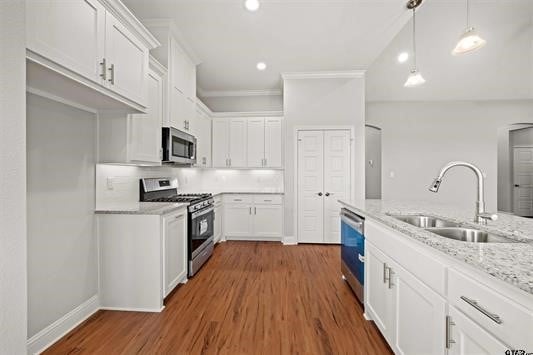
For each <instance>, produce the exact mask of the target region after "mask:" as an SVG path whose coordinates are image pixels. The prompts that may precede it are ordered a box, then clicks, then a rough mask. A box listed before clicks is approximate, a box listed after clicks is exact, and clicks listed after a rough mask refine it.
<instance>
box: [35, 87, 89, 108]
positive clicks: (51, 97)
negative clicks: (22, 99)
mask: <svg viewBox="0 0 533 355" xmlns="http://www.w3.org/2000/svg"><path fill="white" fill-rule="evenodd" d="M26 91H27V92H29V93H30V94H33V95H37V96H41V97H44V98H46V99H48V100H52V101H55V102H59V103H60V104H63V105H67V106H71V107H74V108H77V109H78V110H82V111H85V112H89V113H92V114H95V115H96V114H98V111H97V110H95V109H93V108H91V107H88V106H85V105H82V104H79V103H77V102H74V101H70V100H67V99H65V98H62V97H61V96H57V95H54V94H51V93H49V92H46V91H44V90H40V89H35V88H32V87H31V86H27V85H26Z"/></svg>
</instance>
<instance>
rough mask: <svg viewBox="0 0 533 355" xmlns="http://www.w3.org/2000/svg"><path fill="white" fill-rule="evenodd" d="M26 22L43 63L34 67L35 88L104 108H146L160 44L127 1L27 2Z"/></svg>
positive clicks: (32, 52)
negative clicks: (153, 53) (153, 55)
mask: <svg viewBox="0 0 533 355" xmlns="http://www.w3.org/2000/svg"><path fill="white" fill-rule="evenodd" d="M26 24H27V25H26V26H27V34H26V42H27V48H28V52H27V57H28V59H29V60H30V62H31V63H37V64H39V65H41V66H42V67H39V70H41V72H39V70H37V69H35V68H34V67H33V66H29V69H28V81H29V84H28V85H29V87H30V88H34V89H37V90H41V91H47V92H49V93H51V94H54V95H55V96H59V97H63V98H65V99H67V100H69V101H73V102H77V103H80V104H82V105H85V106H88V107H91V108H95V109H98V110H100V109H102V110H103V109H125V108H128V109H131V108H133V109H134V111H137V112H139V111H141V112H143V111H145V110H146V107H147V87H146V85H147V84H146V83H147V80H148V61H149V50H150V49H152V48H155V47H157V46H158V45H159V43H158V42H157V40H156V39H155V37H153V36H152V34H151V33H149V32H148V31H147V30H146V29H145V28H144V27H143V26H142V24H141V23H140V22H139V21H138V19H136V18H135V17H134V16H133V15H132V14H131V12H130V11H129V10H128V9H127V8H126V7H125V6H124V5H123V4H122V3H121V2H118V1H117V2H108V1H99V0H71V1H66V0H43V1H27V2H26ZM45 68H50V69H52V71H50V70H47V69H45ZM52 75H57V76H63V77H60V78H54V77H52ZM69 80H70V81H69ZM51 81H54V85H50V82H51ZM130 112H131V111H130Z"/></svg>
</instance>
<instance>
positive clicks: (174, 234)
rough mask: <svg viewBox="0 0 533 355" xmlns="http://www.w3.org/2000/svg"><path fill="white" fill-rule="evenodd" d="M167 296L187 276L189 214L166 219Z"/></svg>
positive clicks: (165, 270) (184, 213) (165, 272)
mask: <svg viewBox="0 0 533 355" xmlns="http://www.w3.org/2000/svg"><path fill="white" fill-rule="evenodd" d="M163 223H164V228H165V232H164V233H165V234H164V235H165V242H164V245H165V253H164V255H165V269H164V274H165V296H167V295H168V294H169V293H170V292H171V291H172V290H173V289H174V288H175V287H176V285H177V284H178V283H180V281H182V280H183V279H185V277H186V276H187V261H188V259H187V213H186V211H185V212H182V213H179V214H177V215H172V216H168V217H164V222H163Z"/></svg>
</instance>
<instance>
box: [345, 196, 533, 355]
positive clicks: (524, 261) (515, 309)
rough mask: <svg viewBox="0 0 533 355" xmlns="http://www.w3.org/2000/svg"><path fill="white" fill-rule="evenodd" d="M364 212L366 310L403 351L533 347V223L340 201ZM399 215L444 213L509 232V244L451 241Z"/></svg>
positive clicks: (465, 224) (449, 209)
mask: <svg viewBox="0 0 533 355" xmlns="http://www.w3.org/2000/svg"><path fill="white" fill-rule="evenodd" d="M339 202H340V204H341V206H342V207H344V208H346V209H348V210H349V211H352V212H354V213H356V214H359V215H361V216H363V217H365V219H366V221H365V231H364V234H365V238H366V241H365V284H364V291H365V297H364V298H365V301H364V303H365V315H366V316H367V318H369V319H372V320H374V322H375V323H376V325H377V326H378V328H379V329H380V331H381V332H382V334H383V335H384V337H385V339H386V340H387V341H388V343H389V345H390V346H391V348H392V349H393V350H394V351H395V352H397V353H406V354H408V353H427V354H434V353H438V354H446V353H448V354H455V353H457V354H460V353H504V351H505V350H508V349H524V350H525V351H526V352H527V351H532V349H533V340H532V339H531V336H530V335H531V334H532V332H533V221H532V220H529V219H526V218H521V217H516V216H512V215H508V214H500V216H499V217H500V218H499V219H498V220H497V221H490V222H489V223H488V224H487V225H479V224H476V223H474V222H473V218H474V211H473V209H472V210H469V209H461V208H457V206H449V205H444V204H435V203H427V202H394V201H381V200H360V201H346V200H341V201H339ZM398 215H400V216H405V215H408V216H412V215H422V216H430V217H437V218H440V219H442V220H444V221H447V222H449V223H450V224H456V225H457V226H458V227H462V228H469V229H477V230H481V231H484V232H488V233H492V234H494V235H498V236H502V237H503V238H504V239H506V241H507V242H504V243H501V242H500V243H472V242H465V241H460V240H455V239H449V238H445V237H442V236H440V235H437V234H435V233H433V232H431V231H430V230H431V229H429V230H426V229H424V228H421V227H417V226H414V225H411V224H409V223H406V222H404V221H402V220H400V219H398V218H397V217H398Z"/></svg>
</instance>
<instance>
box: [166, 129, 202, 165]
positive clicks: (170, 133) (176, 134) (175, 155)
mask: <svg viewBox="0 0 533 355" xmlns="http://www.w3.org/2000/svg"><path fill="white" fill-rule="evenodd" d="M162 137H163V163H178V164H191V165H192V164H196V138H195V137H194V136H193V135H190V134H189V133H185V132H183V131H180V130H178V129H175V128H172V127H163V134H162Z"/></svg>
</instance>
